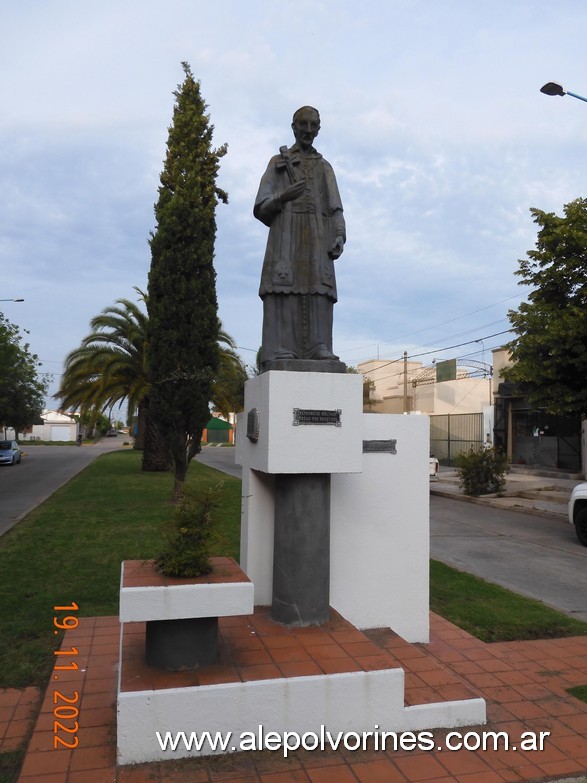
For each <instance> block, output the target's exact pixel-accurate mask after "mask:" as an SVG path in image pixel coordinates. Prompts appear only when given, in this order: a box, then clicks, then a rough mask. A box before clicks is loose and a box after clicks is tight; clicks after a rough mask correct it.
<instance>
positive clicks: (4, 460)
mask: <svg viewBox="0 0 587 783" xmlns="http://www.w3.org/2000/svg"><path fill="white" fill-rule="evenodd" d="M21 458H22V452H21V450H20V448H19V446H18V443H17V442H16V441H15V440H0V465H18V464H19V463H20V460H21Z"/></svg>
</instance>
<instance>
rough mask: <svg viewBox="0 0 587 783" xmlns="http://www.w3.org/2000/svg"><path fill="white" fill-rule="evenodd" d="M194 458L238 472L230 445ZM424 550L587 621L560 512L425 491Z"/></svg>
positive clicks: (585, 568) (584, 571)
mask: <svg viewBox="0 0 587 783" xmlns="http://www.w3.org/2000/svg"><path fill="white" fill-rule="evenodd" d="M197 459H199V460H200V461H201V462H203V463H205V464H207V465H210V466H211V467H215V468H217V469H218V470H223V471H225V472H226V473H230V475H233V476H236V477H237V478H239V477H240V475H241V469H240V466H238V465H235V463H234V449H230V448H219V447H210V446H208V447H206V448H204V449H203V450H202V452H201V454H199V455H198V457H197ZM406 523H407V524H408V523H409V520H406ZM430 555H431V557H432V558H434V559H436V560H440V561H442V562H443V563H447V564H448V565H451V566H454V567H455V568H458V569H460V570H461V571H467V572H468V573H471V574H475V576H480V577H482V578H483V579H486V580H487V581H489V582H494V583H496V584H499V585H502V586H503V587H506V588H508V589H509V590H513V591H514V592H516V593H520V594H522V595H527V596H529V597H530V598H536V599H538V600H540V601H544V603H546V604H548V605H549V606H552V607H554V608H556V609H559V610H560V611H562V612H565V613H566V614H570V615H572V616H573V617H577V618H579V619H581V620H586V621H587V547H584V546H581V545H580V544H579V542H578V540H577V537H576V535H575V531H574V529H573V527H572V526H571V525H570V524H568V523H567V522H566V520H565V519H564V518H561V517H554V516H547V515H534V514H528V513H521V512H519V511H513V510H509V509H496V508H490V507H485V506H481V505H476V504H472V503H467V502H465V501H463V500H456V499H455V500H453V499H452V498H445V497H437V496H431V497H430Z"/></svg>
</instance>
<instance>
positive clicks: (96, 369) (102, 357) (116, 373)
mask: <svg viewBox="0 0 587 783" xmlns="http://www.w3.org/2000/svg"><path fill="white" fill-rule="evenodd" d="M135 291H136V292H137V293H138V294H139V300H140V301H142V302H143V303H145V304H146V294H145V293H144V292H143V291H141V289H140V288H136V287H135ZM147 323H148V316H147V314H146V312H145V311H144V310H142V309H141V307H139V306H138V305H137V304H135V303H134V302H131V301H130V300H128V299H117V300H116V303H115V304H114V305H112V306H110V307H106V308H105V309H104V310H102V312H101V313H100V314H99V315H97V316H95V317H94V318H92V320H91V321H90V328H91V330H92V331H91V332H90V333H89V334H88V335H87V336H86V337H84V338H83V340H82V342H81V345H80V346H79V348H75V349H74V350H73V351H71V352H70V353H69V354H68V356H67V357H66V359H65V369H64V373H63V378H62V381H61V387H60V388H59V390H58V391H57V393H56V394H55V395H54V396H55V397H57V398H59V399H60V400H61V406H62V407H63V408H67V409H71V410H74V411H76V410H79V411H80V413H81V414H82V415H85V414H88V413H89V414H93V415H94V416H97V415H98V414H99V413H101V412H102V411H103V410H105V409H107V408H111V407H112V406H114V405H115V404H117V403H118V404H120V405H121V404H122V403H123V402H125V401H126V402H127V404H128V411H129V417H130V416H132V415H133V414H135V413H136V414H137V438H136V440H135V448H143V470H149V471H151V470H166V468H167V466H166V464H165V459H164V457H163V450H162V448H161V446H160V444H159V439H158V436H157V431H156V428H155V427H154V425H153V422H151V421H150V418H149V387H150V384H149V375H148V368H147V363H146V353H147V352H146V334H147ZM218 348H219V352H220V367H219V371H218V376H217V378H216V380H215V383H214V391H213V398H212V400H211V402H212V403H213V405H214V406H215V407H216V409H217V410H218V411H220V412H221V413H223V414H225V415H226V414H227V413H228V412H230V411H235V410H242V387H243V386H244V381H245V380H246V372H245V369H244V366H243V364H242V362H241V360H240V358H239V357H238V355H237V354H236V351H235V348H236V346H235V344H234V341H233V340H232V338H231V337H230V335H228V334H227V333H226V332H225V331H223V330H222V329H221V330H220V334H219V346H218ZM194 445H195V449H194V453H197V451H198V450H199V444H194Z"/></svg>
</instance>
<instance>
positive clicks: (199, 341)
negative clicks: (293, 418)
mask: <svg viewBox="0 0 587 783" xmlns="http://www.w3.org/2000/svg"><path fill="white" fill-rule="evenodd" d="M182 66H183V69H184V72H185V79H184V81H183V83H182V84H181V85H179V86H178V89H177V90H176V91H175V92H174V95H175V106H174V110H173V123H172V125H171V127H170V128H169V137H168V140H167V155H166V158H165V164H164V168H163V171H162V173H161V178H160V182H161V185H160V187H159V199H158V201H157V204H156V205H155V217H156V228H155V231H154V232H153V233H152V234H151V239H150V245H151V269H150V272H149V289H148V290H149V296H148V313H149V325H148V336H147V363H148V372H149V378H150V381H151V394H150V398H149V412H150V415H151V417H152V419H153V421H154V422H155V424H156V426H157V428H158V430H159V434H160V436H161V439H162V441H163V444H164V448H165V452H166V458H167V464H168V466H169V468H170V469H171V471H172V472H173V474H174V477H175V494H176V495H180V494H181V492H182V489H183V483H184V480H185V474H186V471H187V466H188V461H189V458H188V455H187V449H186V447H187V442H188V438H190V437H191V438H192V443H193V444H194V446H193V448H192V453H191V454H190V455H189V457H190V458H191V456H193V454H195V453H197V451H199V444H200V440H201V435H202V430H203V429H204V428H205V426H206V424H207V422H208V419H209V416H210V412H209V401H210V398H211V388H212V383H213V378H214V374H215V373H216V371H217V368H218V332H219V321H218V315H217V300H216V273H215V271H214V265H213V260H214V241H215V238H216V219H215V210H216V205H217V203H218V201H219V200H220V201H223V202H224V203H226V202H227V201H228V196H227V194H226V193H225V192H224V191H223V190H221V189H220V188H218V187H217V186H216V177H217V174H218V168H219V161H220V158H221V157H223V155H225V154H226V145H223V146H222V147H220V148H219V149H214V148H213V147H212V132H213V130H214V126H213V125H211V124H210V118H209V116H208V115H207V114H206V108H207V106H206V103H205V102H204V100H203V98H202V96H201V94H200V83H199V82H198V81H196V80H195V79H194V77H193V75H192V72H191V69H190V67H189V65H188V64H187V63H182Z"/></svg>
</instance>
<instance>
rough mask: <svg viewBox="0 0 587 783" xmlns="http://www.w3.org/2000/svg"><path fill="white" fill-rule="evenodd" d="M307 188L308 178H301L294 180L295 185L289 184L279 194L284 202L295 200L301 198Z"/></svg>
mask: <svg viewBox="0 0 587 783" xmlns="http://www.w3.org/2000/svg"><path fill="white" fill-rule="evenodd" d="M305 189H306V180H305V179H300V180H299V181H298V182H294V184H293V185H289V187H287V188H286V189H285V190H284V191H283V193H281V195H280V196H279V200H280V201H281V203H282V204H284V203H285V202H286V201H295V199H296V198H299V197H300V196H301V195H302V193H303V192H304V190H305Z"/></svg>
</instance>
